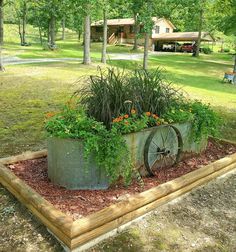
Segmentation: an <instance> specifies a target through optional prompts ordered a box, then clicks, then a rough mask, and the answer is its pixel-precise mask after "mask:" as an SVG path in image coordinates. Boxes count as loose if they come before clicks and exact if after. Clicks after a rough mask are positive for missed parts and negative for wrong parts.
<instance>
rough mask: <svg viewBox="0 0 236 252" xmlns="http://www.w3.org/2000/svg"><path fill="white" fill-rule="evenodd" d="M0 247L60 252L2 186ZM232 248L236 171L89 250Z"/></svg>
mask: <svg viewBox="0 0 236 252" xmlns="http://www.w3.org/2000/svg"><path fill="white" fill-rule="evenodd" d="M0 202H1V205H0V234H1V236H0V251H1V252H7V251H14V252H15V251H22V252H23V251H24V252H31V251H32V252H33V251H37V252H40V251H42V252H45V251H47V252H48V251H52V252H59V251H62V249H61V247H60V245H59V244H58V242H57V241H56V240H55V239H54V238H53V237H52V236H51V235H49V234H48V233H47V232H46V229H45V228H44V227H43V226H42V225H41V224H39V223H38V222H37V221H36V219H35V218H34V217H33V216H32V215H31V214H30V213H29V212H28V211H26V210H25V208H24V207H23V206H22V205H21V204H20V203H18V202H17V201H16V200H15V199H14V198H13V197H12V196H11V195H10V194H9V193H8V192H7V191H6V190H5V189H4V188H3V187H0ZM89 251H90V252H98V251H107V252H108V251H109V252H110V251H114V252H117V251H122V252H123V251H125V252H127V251H134V252H139V251H140V252H144V251H145V252H146V251H169V252H180V251H181V252H183V251H184V252H188V251H191V252H193V251H194V252H215V251H222V252H235V251H236V171H235V170H234V172H231V173H228V174H227V175H225V176H223V177H221V178H218V179H216V180H214V181H212V182H210V183H209V184H207V185H205V186H203V187H200V188H198V189H196V190H194V191H192V192H191V193H189V194H188V195H186V196H184V197H181V198H179V199H178V200H175V201H173V202H171V203H169V204H167V205H165V206H162V207H160V208H158V210H156V211H155V212H153V213H152V214H151V215H149V216H147V217H146V218H145V219H143V220H142V221H139V222H138V223H136V224H133V225H132V226H131V227H130V228H129V229H127V230H126V231H124V232H122V233H120V234H119V235H118V236H116V237H113V238H110V239H108V240H107V241H105V242H103V243H101V244H99V245H98V246H96V247H94V248H92V249H90V250H89Z"/></svg>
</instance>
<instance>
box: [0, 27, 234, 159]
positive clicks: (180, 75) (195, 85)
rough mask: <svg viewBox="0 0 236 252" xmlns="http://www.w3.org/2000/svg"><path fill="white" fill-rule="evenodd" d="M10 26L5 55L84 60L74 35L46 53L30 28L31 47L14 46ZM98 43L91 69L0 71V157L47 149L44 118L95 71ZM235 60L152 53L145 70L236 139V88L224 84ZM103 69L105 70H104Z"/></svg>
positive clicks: (133, 64)
mask: <svg viewBox="0 0 236 252" xmlns="http://www.w3.org/2000/svg"><path fill="white" fill-rule="evenodd" d="M13 28H14V26H12V25H11V26H7V29H6V37H7V39H6V43H5V48H6V50H5V54H8V55H13V56H18V57H21V58H43V57H82V46H81V45H80V44H79V43H78V41H77V39H76V38H75V34H73V33H72V32H68V33H67V37H69V39H68V40H66V41H65V42H63V41H58V45H59V47H60V48H61V49H59V50H58V51H55V52H51V51H44V50H42V47H40V46H39V44H37V43H36V44H35V42H38V41H37V39H36V38H37V34H36V30H35V29H34V28H32V27H30V29H31V35H30V39H29V41H30V42H31V43H32V46H30V47H21V46H19V44H18V42H15V41H16V39H18V37H17V33H16V30H15V31H14V29H15V28H16V27H15V28H14V29H13ZM100 49H101V44H100V43H94V44H92V52H93V53H92V56H93V57H94V58H96V61H95V63H93V64H92V65H91V66H89V67H88V66H84V65H82V64H80V63H78V62H70V63H38V64H29V65H16V66H7V67H6V70H7V71H6V72H4V73H0V115H1V117H0V118H1V119H0V146H1V148H0V156H7V155H10V154H15V153H20V152H22V151H24V150H37V149H39V148H43V147H45V135H44V131H43V124H44V115H45V113H47V112H49V111H56V110H58V109H59V107H60V106H61V104H62V103H63V102H65V101H67V100H68V99H69V97H70V95H71V94H72V93H73V92H74V91H75V90H76V89H77V88H78V87H79V86H81V85H83V84H84V82H83V80H81V79H80V81H79V83H78V79H79V78H80V77H81V76H84V75H89V74H91V73H96V71H97V66H98V62H99V61H98V58H100ZM108 51H110V52H113V53H114V52H117V53H121V52H126V53H127V52H130V47H121V46H110V47H109V48H108ZM232 64H233V58H232V56H230V55H227V54H212V55H201V57H200V58H198V59H196V58H193V57H191V55H189V54H177V55H175V54H173V55H152V56H151V57H150V60H149V68H150V69H153V68H156V67H161V68H163V69H164V71H165V73H166V76H167V78H168V79H169V80H170V81H172V82H173V83H174V84H175V85H177V86H178V87H181V88H182V89H183V90H184V91H186V92H187V96H189V97H190V98H192V99H201V100H203V101H204V102H206V103H211V104H212V106H214V108H215V109H216V110H217V111H218V112H219V113H220V114H221V116H222V118H223V119H224V120H223V121H224V125H223V127H222V131H221V135H220V136H221V137H225V138H228V139H230V140H235V141H236V86H233V85H230V84H223V83H222V78H223V74H224V72H225V71H228V70H231V69H232ZM108 66H113V67H114V66H115V67H120V68H124V69H126V70H131V69H134V68H137V67H140V66H142V62H141V61H127V60H126V61H125V60H116V61H115V60H113V61H109V63H108ZM103 67H104V66H103Z"/></svg>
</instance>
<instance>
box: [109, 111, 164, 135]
mask: <svg viewBox="0 0 236 252" xmlns="http://www.w3.org/2000/svg"><path fill="white" fill-rule="evenodd" d="M165 123H166V124H167V122H166V121H165V120H164V119H161V118H159V117H158V115H156V114H152V113H151V112H149V111H148V112H145V113H143V114H142V115H138V114H137V112H136V110H134V109H132V110H131V112H130V114H122V115H120V116H119V117H117V118H114V119H113V121H112V129H113V128H115V129H117V131H118V132H120V133H121V134H127V133H132V132H137V131H140V130H143V129H145V128H149V127H154V126H157V125H161V124H165Z"/></svg>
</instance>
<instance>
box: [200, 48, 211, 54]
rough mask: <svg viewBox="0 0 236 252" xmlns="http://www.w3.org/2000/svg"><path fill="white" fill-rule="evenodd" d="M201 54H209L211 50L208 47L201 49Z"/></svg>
mask: <svg viewBox="0 0 236 252" xmlns="http://www.w3.org/2000/svg"><path fill="white" fill-rule="evenodd" d="M202 52H203V53H205V54H211V53H212V50H211V49H210V48H209V47H203V48H202Z"/></svg>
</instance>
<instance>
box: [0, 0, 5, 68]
mask: <svg viewBox="0 0 236 252" xmlns="http://www.w3.org/2000/svg"><path fill="white" fill-rule="evenodd" d="M3 7H4V0H0V71H4V66H3V59H2V47H3Z"/></svg>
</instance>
